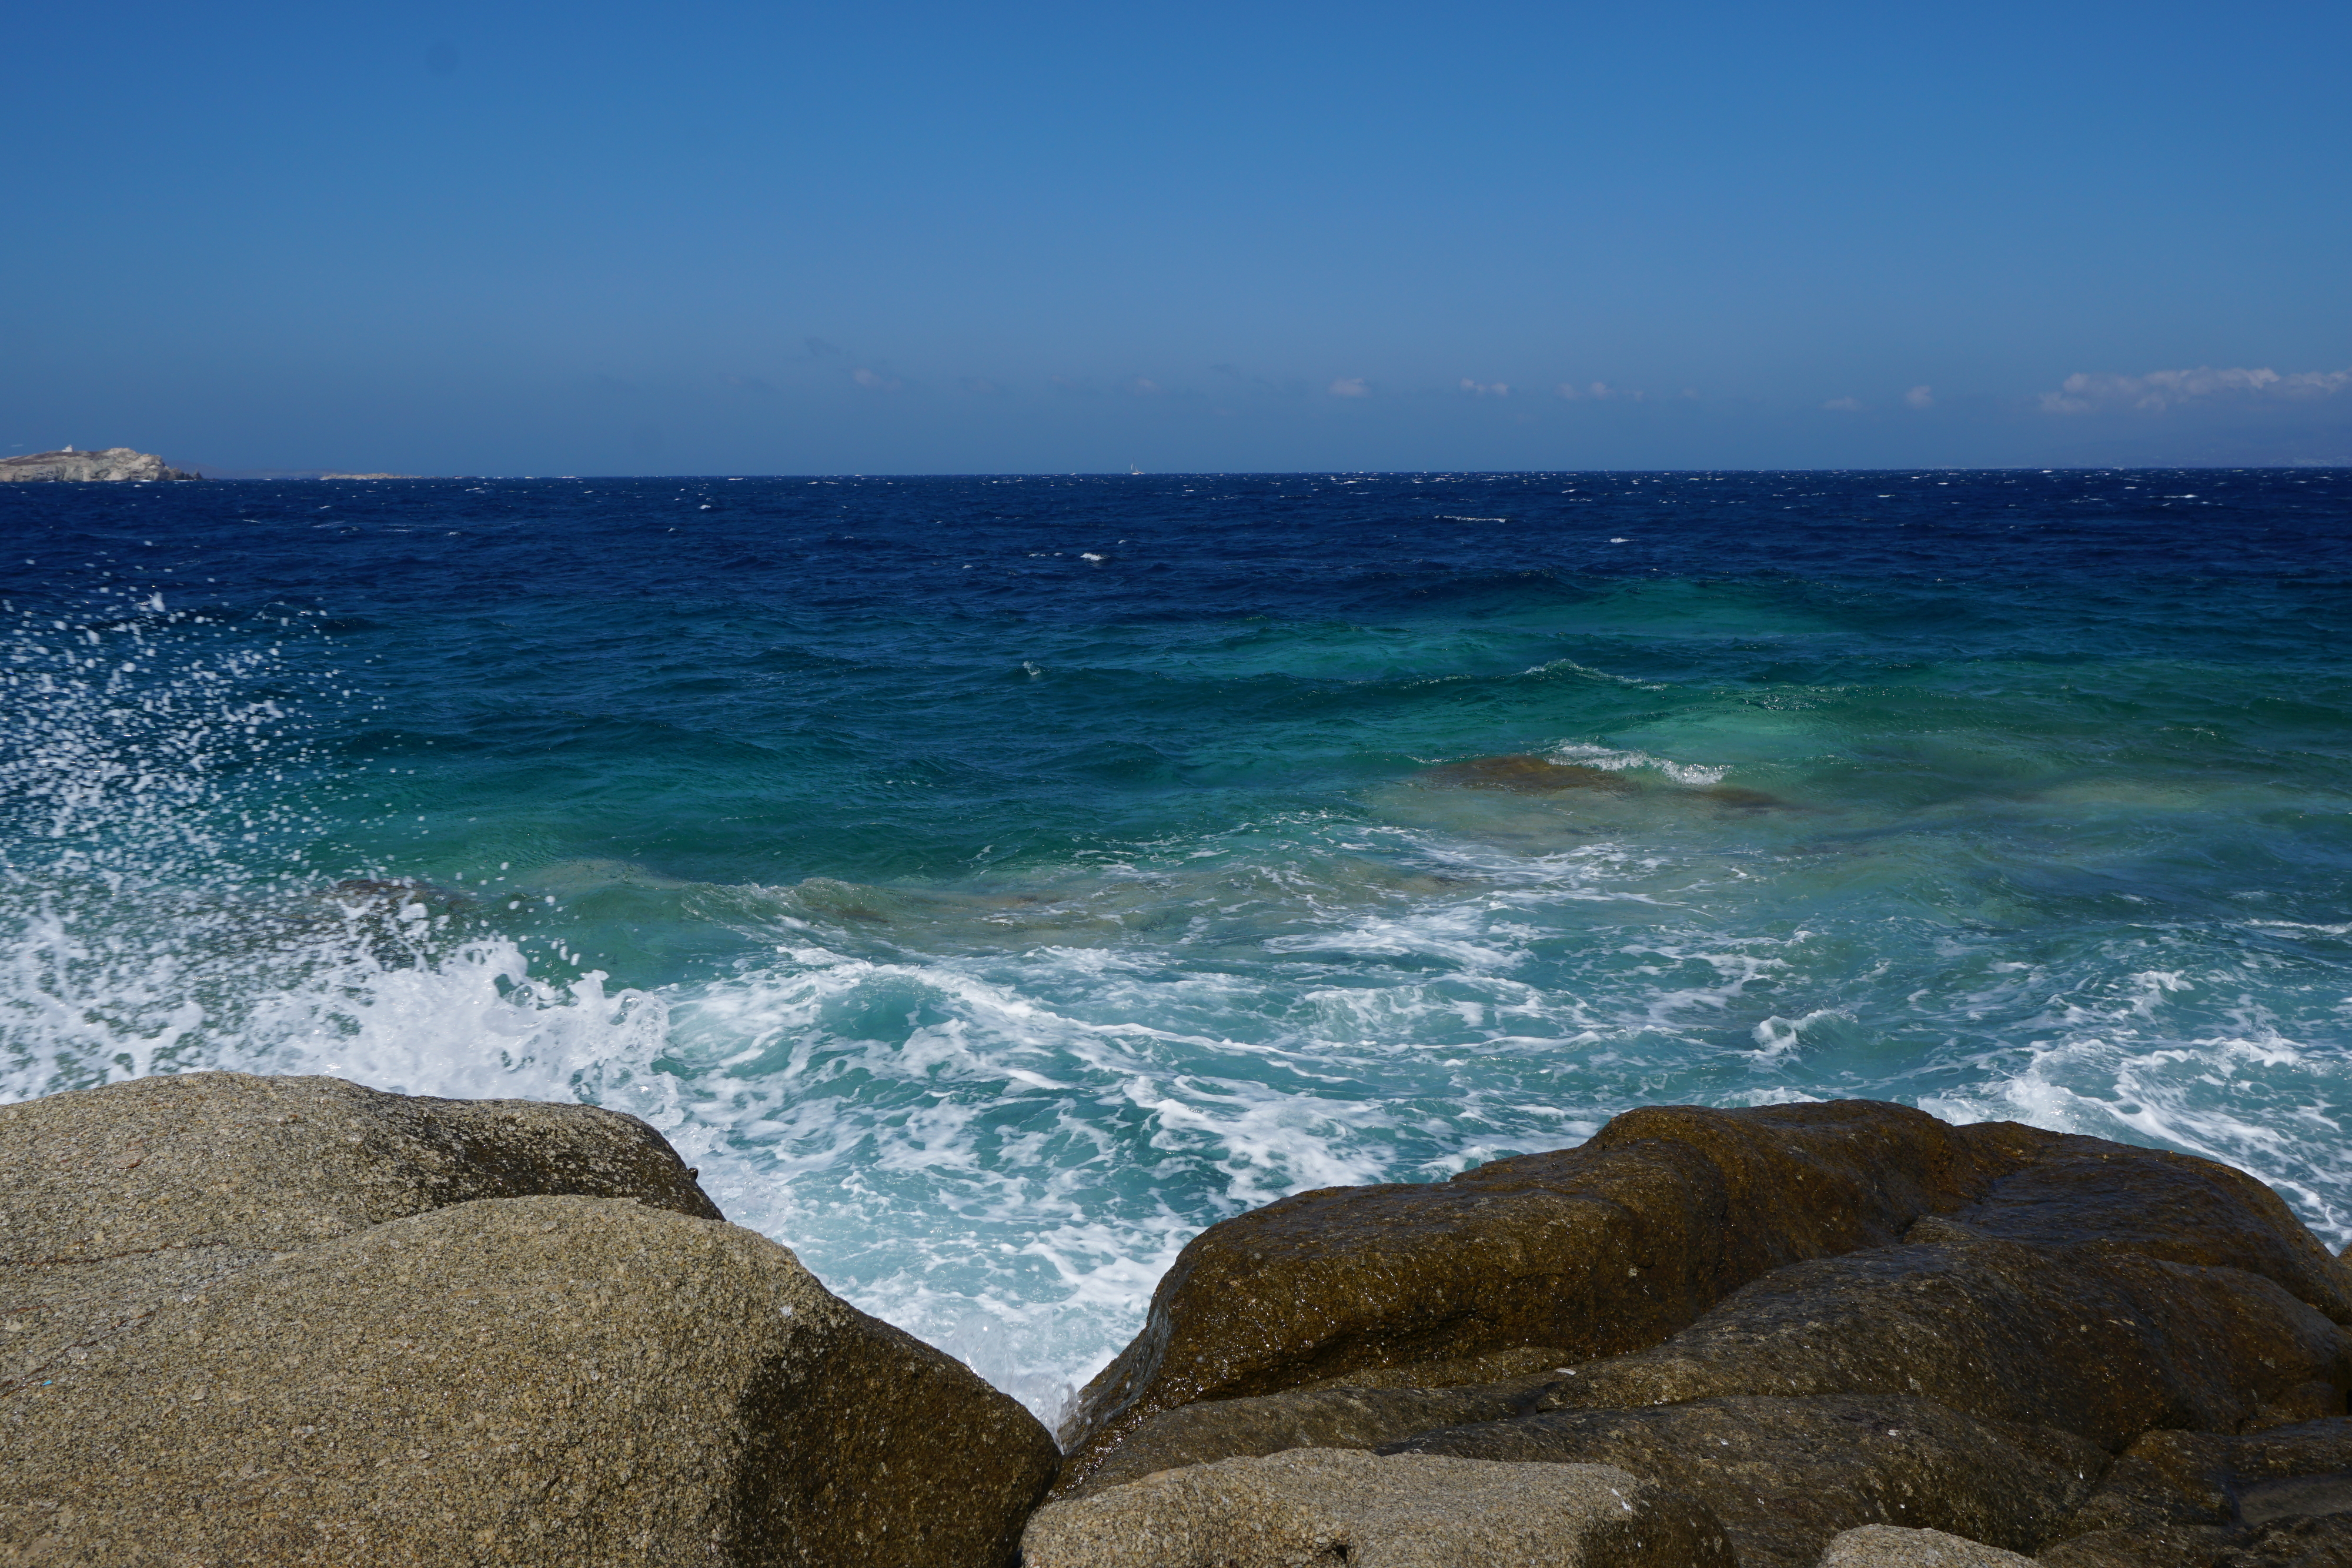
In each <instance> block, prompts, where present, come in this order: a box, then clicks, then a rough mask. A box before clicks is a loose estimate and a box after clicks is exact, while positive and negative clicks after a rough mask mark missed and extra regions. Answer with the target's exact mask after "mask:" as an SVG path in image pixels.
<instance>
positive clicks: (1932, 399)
mask: <svg viewBox="0 0 2352 1568" xmlns="http://www.w3.org/2000/svg"><path fill="white" fill-rule="evenodd" d="M1903 401H1904V402H1906V403H1907V404H1909V405H1910V406H1911V407H1913V408H1933V407H1935V406H1936V389H1935V388H1934V387H1913V388H1912V389H1911V390H1910V391H1909V392H1905V393H1904V394H1903Z"/></svg>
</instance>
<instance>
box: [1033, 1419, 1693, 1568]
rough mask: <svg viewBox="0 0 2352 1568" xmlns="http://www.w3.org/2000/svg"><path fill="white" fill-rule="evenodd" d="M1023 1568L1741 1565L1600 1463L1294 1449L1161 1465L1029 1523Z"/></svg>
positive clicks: (1638, 1485)
mask: <svg viewBox="0 0 2352 1568" xmlns="http://www.w3.org/2000/svg"><path fill="white" fill-rule="evenodd" d="M1022 1563H1023V1564H1024V1568H1332V1565H1335V1564H1346V1565H1347V1568H1732V1564H1733V1563H1734V1558H1733V1556H1732V1553H1731V1548H1730V1545H1729V1543H1728V1542H1727V1541H1726V1540H1725V1538H1724V1535H1723V1532H1722V1531H1721V1530H1720V1529H1719V1528H1717V1525H1716V1522H1715V1521H1714V1520H1713V1519H1712V1518H1711V1517H1709V1516H1708V1514H1707V1512H1706V1510H1705V1509H1704V1508H1701V1507H1698V1506H1697V1505H1696V1504H1694V1503H1693V1502H1692V1501H1691V1500H1689V1499H1687V1498H1683V1497H1678V1496H1675V1494H1674V1493H1672V1492H1670V1491H1668V1490H1665V1489H1664V1488H1662V1487H1659V1486H1657V1485H1655V1484H1654V1483H1652V1482H1649V1481H1644V1480H1641V1479H1637V1478H1635V1477H1633V1476H1631V1475H1628V1474H1626V1473H1625V1472H1624V1471H1623V1470H1619V1469H1610V1468H1608V1467H1606V1466H1602V1465H1513V1464H1483V1463H1477V1462H1475V1461H1469V1460H1463V1459H1446V1458H1418V1457H1409V1458H1374V1457H1373V1456H1372V1455H1370V1454H1365V1453H1353V1452H1347V1451H1343V1450H1337V1449H1327V1448H1297V1449H1293V1450H1291V1451H1290V1452H1288V1453H1282V1454H1276V1455H1274V1456H1272V1457H1271V1458H1247V1459H1227V1460H1224V1461H1223V1462H1221V1463H1218V1464H1213V1465H1193V1466H1188V1467H1186V1468H1184V1469H1172V1470H1163V1471H1160V1472H1159V1473H1158V1474H1155V1475H1151V1476H1149V1477H1146V1478H1144V1479H1140V1480H1137V1481H1134V1482H1132V1483H1130V1484H1129V1485H1126V1486H1118V1487H1113V1488H1110V1489H1109V1490H1106V1491H1102V1492H1099V1493H1097V1494H1096V1495H1095V1496H1092V1497H1089V1498H1086V1499H1084V1500H1073V1501H1066V1502H1056V1503H1050V1504H1048V1505H1047V1506H1046V1507H1045V1508H1043V1509H1040V1510H1039V1511H1037V1514H1036V1516H1035V1517H1034V1519H1032V1520H1031V1521H1030V1522H1029V1529H1028V1533H1027V1535H1026V1536H1025V1538H1024V1541H1023V1542H1022Z"/></svg>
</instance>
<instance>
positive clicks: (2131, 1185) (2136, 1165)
mask: <svg viewBox="0 0 2352 1568" xmlns="http://www.w3.org/2000/svg"><path fill="white" fill-rule="evenodd" d="M1974 1131H1975V1129H1969V1132H1971V1133H1973V1132H1974ZM1947 1222H1948V1223H1950V1224H1953V1225H1957V1226H1961V1227H1965V1228H1967V1229H1969V1230H1971V1231H1973V1232H1976V1233H1978V1234H1979V1235H1984V1236H1992V1237H1998V1238H2000V1239H2003V1240H2007V1241H2021V1242H2023V1243H2025V1244H2026V1245H2028V1246H2030V1247H2044V1248H2052V1249H2069V1250H2075V1251H2086V1252H2096V1253H2113V1252H2131V1253H2137V1254H2139V1255H2141V1256H2143V1257H2148V1258H2162V1259H2166V1260H2169V1261H2171V1262H2175V1263H2200V1264H2208V1265H2215V1266H2219V1267H2223V1268H2230V1269H2242V1270H2245V1271H2246V1272H2247V1273H2249V1274H2260V1275H2261V1276H2263V1278H2264V1279H2266V1280H2272V1281H2276V1282H2277V1283H2278V1284H2280V1285H2281V1286H2283V1287H2284V1288H2285V1289H2286V1290H2287V1291H2291V1292H2292V1293H2293V1294H2294V1296H2295V1298H2296V1299H2297V1300H2298V1301H2308V1302H2309V1303H2310V1304H2311V1305H2313V1306H2314V1307H2316V1308H2318V1309H2319V1310H2320V1311H2321V1312H2325V1313H2326V1314H2327V1315H2328V1317H2330V1318H2332V1319H2333V1320H2335V1321H2336V1322H2339V1323H2346V1324H2352V1268H2347V1266H2346V1265H2345V1263H2344V1261H2343V1260H2341V1259H2338V1258H2335V1257H2331V1256H2330V1255H2329V1254H2328V1251H2327V1249H2326V1247H2325V1246H2323V1245H2322V1244H2321V1243H2320V1241H2319V1239H2318V1238H2316V1237H2315V1236H2313V1235H2312V1234H2311V1232H2310V1230H2309V1229H2308V1228H2305V1225H2304V1223H2303V1222H2302V1221H2301V1220H2299V1219H2297V1218H2295V1217H2294V1211H2293V1210H2292V1209H2290V1208H2288V1207H2287V1206H2286V1204H2285V1202H2284V1200H2283V1199H2282V1198H2281V1197H2279V1195H2278V1194H2276V1193H2274V1192H2273V1191H2272V1190H2271V1189H2270V1188H2269V1187H2267V1186H2263V1184H2262V1183H2261V1182H2259V1181H2256V1180H2255V1179H2254V1178H2253V1177H2252V1176H2248V1175H2247V1174H2246V1173H2245V1172H2243V1171H2241V1170H2234V1169H2232V1168H2231V1167H2230V1166H2225V1165H2221V1164H2219V1163H2218V1162H2216V1161H2213V1160H2201V1159H2199V1158H2197V1157H2196V1156H2194V1155H2176V1154H2171V1153H2168V1152H2167V1151H2165V1150H2162V1149H2140V1148H2132V1147H2129V1146H2127V1145H2120V1144H2109V1143H2105V1142H2103V1141H2101V1140H2099V1139H2096V1138H2074V1137H2069V1138H2063V1139H2056V1140H2053V1144H2052V1145H2051V1146H2050V1147H2049V1148H2048V1149H2047V1150H2046V1151H2045V1152H2044V1153H2043V1155H2042V1157H2041V1158H2039V1159H2036V1160H2035V1161H2033V1162H2032V1164H2031V1165H2028V1166H2025V1167H2024V1168H2023V1169H2021V1170H2020V1171H2019V1172H2018V1173H2017V1174H2016V1175H2014V1176H2009V1177H2007V1178H2005V1179H2004V1180H2002V1181H2001V1182H2000V1184H1999V1185H1998V1186H1995V1187H1994V1188H1993V1189H1992V1191H1991V1192H1990V1194H1989V1195H1987V1197H1985V1198H1984V1200H1983V1201H1982V1202H1981V1203H1979V1204H1975V1205H1973V1206H1971V1207H1968V1208H1964V1209H1962V1210H1960V1211H1959V1212H1958V1213H1957V1214H1953V1215H1951V1216H1949V1217H1948V1221H1947Z"/></svg>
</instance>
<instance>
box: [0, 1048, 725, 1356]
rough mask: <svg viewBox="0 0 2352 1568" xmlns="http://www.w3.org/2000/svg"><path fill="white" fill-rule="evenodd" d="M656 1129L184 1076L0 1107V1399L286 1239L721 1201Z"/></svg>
mask: <svg viewBox="0 0 2352 1568" xmlns="http://www.w3.org/2000/svg"><path fill="white" fill-rule="evenodd" d="M694 1178H695V1173H694V1172H692V1171H691V1170H688V1168H687V1166H686V1164H685V1162H684V1161H682V1160H680V1159H679V1158H678V1157H677V1151H676V1150H674V1149H672V1148H671V1147H670V1146H669V1145H668V1143H667V1141H665V1140H664V1139H663V1137H662V1135H661V1134H659V1133H656V1132H655V1131H654V1130H653V1128H651V1127H649V1126H647V1125H646V1124H645V1123H643V1122H641V1121H639V1120H638V1119H637V1118H635V1116H630V1115H625V1114H623V1113H619V1112H616V1111H605V1110H600V1109H598V1108H597V1107H595V1106H593V1105H551V1104H541V1103H538V1102H535V1101H529V1100H436V1099H428V1098H424V1097H419V1096H412V1095H405V1094H388V1093H385V1092H382V1091H380V1090H374V1089H364V1088H362V1087H361V1086H360V1085H358V1084H356V1083H347V1082H343V1081H342V1080H341V1079H338V1078H266V1077H260V1076H257V1075H255V1074H252V1073H246V1072H191V1073H185V1074H183V1075H180V1076H177V1077H163V1078H145V1079H140V1080H137V1081H136V1082H129V1083H117V1084H110V1085H108V1086H106V1087H104V1088H100V1089H85V1090H76V1091H73V1092H68V1093H64V1094H52V1095H49V1096H48V1097H47V1098H46V1099H40V1100H32V1101H27V1102H26V1103H22V1104H17V1105H8V1106H0V1325H4V1326H5V1339H0V1392H5V1390H6V1389H8V1388H9V1387H11V1386H14V1385H16V1384H18V1383H21V1382H22V1381H24V1380H26V1379H27V1378H33V1377H37V1376H39V1375H43V1374H44V1372H45V1370H46V1369H47V1368H48V1367H50V1366H51V1365H53V1364H56V1363H57V1362H58V1359H59V1358H60V1357H65V1356H68V1355H72V1354H77V1353H80V1352H86V1351H87V1350H88V1349H89V1347H90V1346H91V1345H93V1344H95V1343H98V1342H99V1341H100V1340H101V1339H103V1338H105V1337H106V1336H107V1335H108V1334H110V1333H116V1332H119V1331H121V1330H122V1329H124V1328H127V1327H130V1326H131V1325H133V1324H136V1323H138V1322H141V1321H142V1320H143V1319H144V1318H145V1317H146V1316H147V1315H148V1314H149V1313H150V1312H153V1311H154V1310H155V1309H156V1308H157V1307H158V1306H160V1305H162V1304H163V1303H164V1302H166V1301H175V1300H178V1299H179V1298H180V1297H182V1296H184V1295H185V1294H186V1293H187V1292H189V1291H195V1290H200V1289H202V1288H204V1287H205V1286H206V1285H208V1284H210V1283H213V1282H215V1281H219V1280H222V1279H225V1278H227V1277H228V1276H230V1275H232V1274H235V1273H236V1272H237V1271H239V1270H243V1269H247V1268H250V1267H252V1266H254V1265H255V1264H257V1263H261V1262H266V1261H267V1260H269V1259H270V1258H271V1257H272V1256H274V1255H275V1254H277V1253H278V1252H281V1251H284V1250H287V1249H291V1248H298V1247H306V1246H310V1245H312V1244H314V1243H316V1242H320V1241H325V1240H330V1239H333V1238H335V1237H339V1236H348V1235H351V1234H352V1233H353V1232H355V1231H359V1230H362V1229H365V1228H368V1227H369V1226H372V1225H378V1224H382V1223H383V1222H384V1221H386V1220H390V1219H397V1218H402V1217H403V1216H405V1215H412V1214H421V1213H424V1212H425V1211H426V1210H428V1209H433V1208H438V1207H444V1206H446V1205H448V1204H454V1203H465V1202H468V1201H470V1200H473V1199H476V1198H484V1197H525V1196H528V1195H532V1194H547V1193H577V1194H581V1195H583V1196H586V1197H624V1198H629V1199H632V1200H634V1201H635V1202H638V1203H642V1204H646V1205H648V1206H650V1207H656V1208H662V1209H667V1210H670V1211H672V1212H674V1213H678V1214H686V1215H693V1216H696V1217H698V1218H705V1219H717V1218H719V1210H718V1209H717V1208H716V1207H714V1206H713V1205H712V1204H711V1202H710V1200H709V1198H708V1197H704V1196H703V1193H702V1189H701V1188H700V1187H699V1186H697V1185H696V1184H695V1179H694Z"/></svg>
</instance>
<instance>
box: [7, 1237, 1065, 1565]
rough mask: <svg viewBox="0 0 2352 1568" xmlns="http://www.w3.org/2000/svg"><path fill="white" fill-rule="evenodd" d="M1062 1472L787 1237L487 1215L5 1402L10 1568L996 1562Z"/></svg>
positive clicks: (235, 1289) (274, 1277) (127, 1346)
mask: <svg viewBox="0 0 2352 1568" xmlns="http://www.w3.org/2000/svg"><path fill="white" fill-rule="evenodd" d="M1054 1465H1055V1453H1054V1449H1053V1446H1052V1443H1051V1441H1050V1439H1049V1438H1048V1437H1047V1436H1046V1434H1045V1430H1044V1428H1043V1427H1039V1426H1038V1425H1037V1424H1036V1422H1035V1421H1034V1419H1033V1418H1032V1417H1031V1416H1029V1415H1028V1413H1027V1412H1026V1411H1024V1410H1023V1409H1022V1408H1021V1407H1020V1406H1018V1405H1017V1404H1015V1403H1014V1402H1013V1400H1011V1399H1009V1398H1007V1397H1006V1396H1003V1395H1002V1394H999V1393H997V1392H996V1391H995V1390H993V1389H992V1388H990V1387H989V1386H988V1385H986V1384H984V1383H982V1381H981V1380H980V1379H979V1378H978V1377H977V1376H975V1375H973V1374H972V1373H971V1372H970V1371H969V1370H968V1369H967V1368H965V1367H964V1366H963V1365H962V1364H960V1363H958V1362H956V1361H953V1360H952V1359H950V1357H948V1356H946V1355H943V1354H940V1353H939V1352H937V1351H935V1350H932V1349H930V1348H929V1347H928V1346H926V1345H923V1344H922V1343H919V1342H918V1341H916V1340H914V1339H912V1338H910V1337H908V1335H906V1334H904V1333H900V1332H899V1331H898V1330H897V1329H894V1328H892V1327H890V1326H889V1325H887V1324H886V1323H883V1322H878V1321H877V1320H875V1319H873V1318H870V1317H867V1316H866V1314H864V1313H862V1312H857V1311H856V1309H854V1308H852V1307H850V1306H849V1305H848V1304H847V1303H845V1302H844V1301H840V1300H839V1299H838V1298H836V1297H835V1296H833V1295H831V1294H830V1293H829V1292H827V1291H825V1290H824V1288H823V1287H822V1286H821V1285H820V1284H818V1283H817V1281H815V1279H814V1277H812V1276H811V1275H810V1274H809V1273H808V1272H807V1270H804V1269H803V1268H802V1267H801V1266H800V1264H799V1262H798V1261H797V1260H795V1259H794V1258H793V1255H792V1253H791V1252H790V1251H789V1250H787V1249H785V1248H783V1247H782V1246H780V1245H778V1244H777V1243H775V1242H773V1241H770V1240H768V1239H765V1238H763V1237H761V1236H758V1235H756V1234H754V1233H753V1232H751V1231H748V1230H744V1229H741V1228H738V1227H735V1226H731V1225H728V1224H726V1223H724V1222H722V1221H719V1220H717V1219H713V1218H693V1217H689V1216H688V1215H684V1214H680V1213H677V1212H675V1211H674V1210H670V1209H665V1208H659V1207H651V1206H648V1205H647V1204H645V1203H642V1202H638V1201H635V1200H634V1199H627V1198H591V1197H520V1198H486V1199H481V1200H478V1201H473V1202H461V1203H458V1204H456V1205H455V1206H452V1207H438V1208H433V1209H430V1210H429V1211H427V1212H425V1213H420V1214H412V1215H410V1216H409V1217H407V1218H399V1219H394V1220H391V1221H389V1222H386V1223H383V1224H378V1225H374V1226H371V1227H368V1228H363V1229H357V1230H352V1231H349V1232H346V1233H344V1234H341V1235H338V1236H334V1237H331V1238H330V1239H325V1240H321V1241H318V1242H316V1243H314V1244H312V1245H310V1246H307V1247H304V1248H301V1249H299V1250H296V1251H293V1252H290V1253H285V1254H283V1255H280V1256H277V1257H274V1258H271V1259H269V1260H267V1261H263V1262H260V1263H257V1264H254V1265H252V1266H251V1267H248V1268H247V1269H245V1270H241V1271H240V1272H237V1273H236V1274H234V1275H233V1276H230V1277H228V1278H226V1279H223V1280H220V1281H215V1282H213V1283H211V1284H210V1285H208V1286H207V1287H205V1288H204V1289H202V1290H200V1291H194V1292H193V1293H192V1294H191V1295H190V1296H189V1298H188V1299H187V1300H184V1301H173V1302H171V1303H168V1304H166V1305H164V1306H163V1307H161V1308H159V1309H158V1310H156V1311H155V1312H153V1313H152V1315H151V1316H150V1317H149V1318H148V1319H147V1320H146V1321H145V1322H143V1324H142V1325H141V1326H140V1327H139V1328H138V1329H137V1330H135V1331H133V1332H128V1333H119V1334H116V1335H113V1336H111V1337H110V1338H109V1339H107V1340H105V1341H104V1342H103V1343H100V1344H98V1345H96V1346H95V1347H92V1348H90V1349H89V1350H88V1351H87V1352H86V1354H84V1355H82V1356H81V1357H79V1358H78V1359H76V1360H74V1361H73V1362H71V1363H70V1364H64V1365H60V1366H57V1367H53V1368H51V1369H50V1375H48V1376H46V1377H44V1378H42V1379H39V1380H37V1381H35V1382H32V1383H28V1384H23V1385H19V1386H17V1387H16V1389H15V1390H14V1391H13V1392H12V1393H11V1394H9V1395H7V1396H5V1397H0V1561H14V1560H23V1561H27V1562H37V1563H54V1564H89V1565H92V1568H96V1565H99V1564H107V1565H117V1564H121V1565H148V1564H152V1565H155V1568H162V1565H163V1564H166V1563H169V1564H173V1565H179V1564H190V1563H202V1564H207V1565H210V1564H231V1563H237V1564H246V1563H250V1564H268V1565H270V1568H300V1565H310V1564H320V1565H324V1564H348V1563H369V1564H371V1565H372V1568H407V1565H415V1568H426V1565H432V1568H439V1565H442V1564H451V1563H466V1564H475V1565H484V1568H487V1565H491V1564H515V1565H518V1568H520V1565H524V1564H530V1565H532V1568H539V1565H542V1564H549V1563H564V1564H566V1565H567V1568H604V1565H608V1564H609V1565H611V1568H623V1565H628V1568H641V1565H656V1564H679V1565H683V1564H687V1563H694V1564H702V1565H708V1564H714V1563H722V1564H740V1565H747V1568H748V1565H751V1564H761V1565H781V1564H829V1565H832V1564H837V1565H840V1568H852V1565H856V1568H869V1565H870V1568H918V1565H920V1568H935V1565H941V1564H957V1565H961V1564H971V1565H973V1568H989V1565H994V1564H1003V1563H1007V1562H1009V1560H1010V1558H1011V1555H1012V1552H1013V1549H1014V1547H1015V1545H1016V1542H1017V1541H1018V1535H1019V1531H1020V1528H1021V1524H1022V1521H1023V1519H1024V1515H1025V1514H1026V1513H1027V1512H1028V1511H1029V1509H1030V1508H1031V1506H1032V1505H1033V1504H1034V1501H1035V1500H1036V1498H1037V1496H1038V1495H1039V1494H1040V1493H1041V1492H1042V1491H1043V1490H1044V1488H1045V1484H1046V1482H1047V1481H1048V1480H1049V1479H1051V1477H1052V1473H1053V1469H1054ZM11 1552H13V1553H14V1556H13V1557H10V1556H9V1555H7V1554H8V1553H11Z"/></svg>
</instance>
